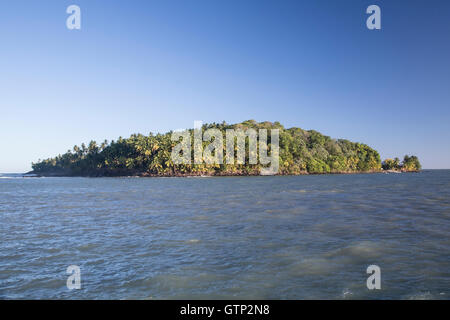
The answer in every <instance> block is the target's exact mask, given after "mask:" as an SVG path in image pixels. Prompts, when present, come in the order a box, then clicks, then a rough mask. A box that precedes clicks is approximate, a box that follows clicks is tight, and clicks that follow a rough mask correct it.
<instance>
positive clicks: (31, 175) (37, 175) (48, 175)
mask: <svg viewBox="0 0 450 320" xmlns="http://www.w3.org/2000/svg"><path fill="white" fill-rule="evenodd" d="M419 172H420V170H411V171H406V170H371V171H350V172H347V171H344V172H328V173H309V172H302V173H297V174H294V173H278V174H274V175H262V174H258V173H241V172H239V173H218V174H208V173H198V174H192V173H188V174H184V173H176V174H173V173H170V174H169V173H168V174H153V173H136V174H132V175H130V174H59V173H35V172H33V171H30V172H27V173H25V174H23V175H22V177H23V178H44V177H45V178H193V177H201V178H206V177H208V178H209V177H265V176H269V177H273V176H286V177H288V176H308V175H351V174H377V173H381V174H399V173H419Z"/></svg>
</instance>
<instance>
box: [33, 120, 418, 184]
mask: <svg viewBox="0 0 450 320" xmlns="http://www.w3.org/2000/svg"><path fill="white" fill-rule="evenodd" d="M211 128H215V129H219V130H220V131H221V132H223V133H224V135H225V132H226V130H227V129H235V130H247V129H255V130H259V129H268V131H270V130H271V129H279V167H278V174H279V175H300V174H324V173H362V172H383V171H388V172H391V171H396V172H416V171H419V170H420V169H421V166H420V163H419V160H418V158H417V157H416V156H405V158H404V160H403V162H402V163H400V161H399V159H398V158H396V159H386V160H385V161H383V162H381V160H380V155H379V153H378V152H377V151H376V150H374V149H372V148H371V147H369V146H367V145H365V144H362V143H357V142H351V141H348V140H345V139H337V140H336V139H332V138H330V137H328V136H325V135H323V134H321V133H319V132H317V131H315V130H303V129H300V128H289V129H285V128H284V127H283V126H282V125H281V124H280V123H279V122H274V123H272V122H267V121H266V122H260V123H258V122H256V121H254V120H248V121H244V122H242V123H239V124H233V125H229V124H227V123H225V122H223V123H221V124H218V123H212V124H204V125H203V126H202V132H204V131H205V130H208V129H211ZM188 132H189V133H190V135H191V136H193V135H194V129H190V130H188ZM267 137H268V140H269V141H268V149H269V151H270V149H271V141H270V134H268V136H267ZM245 139H246V140H245V144H246V150H248V144H249V137H246V138H245ZM224 141H225V139H224ZM177 143H178V142H177V141H172V132H168V133H165V134H159V133H158V134H152V133H150V134H149V135H148V136H145V135H142V134H133V135H131V137H129V138H127V139H124V138H121V137H120V138H119V139H118V140H117V141H111V142H108V141H106V140H105V141H104V142H103V143H101V144H98V143H96V142H95V141H91V142H90V143H89V144H88V145H85V144H84V143H83V144H82V145H81V147H78V146H74V147H73V150H68V151H67V152H66V153H65V154H62V155H58V156H56V157H54V158H50V159H46V160H39V161H38V162H36V163H33V164H32V168H33V171H32V172H31V173H33V174H37V175H41V176H91V177H99V176H197V175H216V176H233V175H259V174H260V171H261V169H262V167H263V166H262V165H261V164H259V163H258V164H249V161H248V158H249V154H248V152H246V155H245V162H244V164H227V163H226V162H225V163H223V164H206V163H201V164H199V163H197V164H194V163H191V164H174V163H173V161H172V157H171V154H172V149H173V148H174V146H175V145H176V144H177ZM202 143H203V147H206V146H207V145H208V144H210V142H208V141H203V142H202ZM223 148H224V151H225V148H226V144H225V143H224V145H223ZM192 153H194V149H192Z"/></svg>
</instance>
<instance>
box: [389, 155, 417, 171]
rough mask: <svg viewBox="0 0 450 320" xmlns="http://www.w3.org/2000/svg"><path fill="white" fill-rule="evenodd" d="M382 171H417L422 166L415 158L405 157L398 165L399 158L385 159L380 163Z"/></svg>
mask: <svg viewBox="0 0 450 320" xmlns="http://www.w3.org/2000/svg"><path fill="white" fill-rule="evenodd" d="M382 168H383V169H384V170H397V171H419V170H420V169H422V166H421V164H420V162H419V159H418V158H417V157H416V156H408V155H406V156H405V157H404V158H403V162H402V163H400V159H399V158H394V159H386V160H384V161H383V163H382Z"/></svg>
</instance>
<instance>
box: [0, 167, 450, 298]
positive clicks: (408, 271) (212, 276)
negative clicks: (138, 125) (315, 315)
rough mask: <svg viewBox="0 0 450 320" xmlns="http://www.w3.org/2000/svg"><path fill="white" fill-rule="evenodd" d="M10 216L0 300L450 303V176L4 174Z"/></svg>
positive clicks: (5, 223) (3, 236) (1, 258)
mask: <svg viewBox="0 0 450 320" xmlns="http://www.w3.org/2000/svg"><path fill="white" fill-rule="evenodd" d="M0 219H1V223H0V299H450V170H424V171H422V172H420V173H408V174H350V175H306V176H272V177H268V176H265V177H193V178H22V177H21V176H20V175H0ZM74 265H75V266H78V267H79V270H80V274H79V279H80V285H81V288H80V289H69V288H68V286H67V280H68V278H69V277H70V276H71V274H70V273H67V268H68V267H69V266H74ZM370 265H376V266H378V267H379V269H380V282H381V288H380V289H373V290H369V289H368V287H367V283H366V282H367V278H368V277H369V276H371V274H368V273H367V268H368V266H370Z"/></svg>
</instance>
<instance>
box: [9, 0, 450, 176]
mask: <svg viewBox="0 0 450 320" xmlns="http://www.w3.org/2000/svg"><path fill="white" fill-rule="evenodd" d="M71 4H76V5H79V6H80V8H81V13H82V25H81V30H68V29H67V28H66V19H67V17H68V14H66V8H67V7H68V6H69V5H71ZM371 4H377V5H379V6H380V7H381V15H382V22H381V24H382V29H381V30H368V29H367V28H366V19H367V17H368V15H367V14H366V13H365V10H366V8H367V7H368V6H369V5H371ZM449 9H450V3H449V2H448V1H413V0H411V1H401V0H397V1H360V0H343V1H333V0H330V1H325V0H314V1H312V0H310V1H287V0H282V1H261V0H258V1H256V0H245V1H230V0H227V1H225V0H220V1H219V0H214V1H211V0H208V1H206V0H192V1H162V0H160V1H124V0H117V1H101V0H89V1H75V0H73V1H62V0H54V1H48V0H40V1H31V0H30V1H21V0H15V1H10V2H9V3H8V5H4V6H2V9H1V10H0V40H1V50H0V115H1V126H0V136H1V140H0V150H2V152H1V154H2V156H1V157H0V172H24V171H28V170H30V169H31V167H30V164H31V162H32V161H37V160H38V159H43V158H47V157H51V156H54V155H57V154H58V153H64V152H65V151H67V150H68V149H71V148H72V147H73V146H74V145H75V144H78V145H79V144H81V143H82V142H89V141H90V140H97V141H103V140H104V139H108V140H111V139H116V138H117V137H119V136H123V137H127V136H129V135H130V134H132V133H138V132H139V133H144V134H148V133H149V132H150V131H152V132H166V131H168V130H172V129H178V128H187V127H193V122H194V120H202V121H204V122H221V121H222V120H225V121H227V122H228V123H235V122H240V121H244V120H248V119H255V120H258V121H264V120H269V121H280V122H281V123H282V124H283V125H285V127H293V126H297V127H301V128H304V129H315V130H318V131H320V132H322V133H324V134H326V135H329V136H332V137H334V138H347V139H350V140H352V141H359V142H364V143H367V144H369V145H370V146H372V147H374V148H375V149H377V150H378V151H379V152H380V154H381V157H382V158H387V157H394V156H399V157H403V155H404V154H415V155H418V156H419V158H420V159H421V161H422V164H423V166H424V167H425V168H450V148H449V147H448V145H449V142H448V141H450V128H449V123H450V110H449V106H450V41H449V39H450V38H449V35H450V22H449V21H450V20H449V12H450V11H449Z"/></svg>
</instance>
